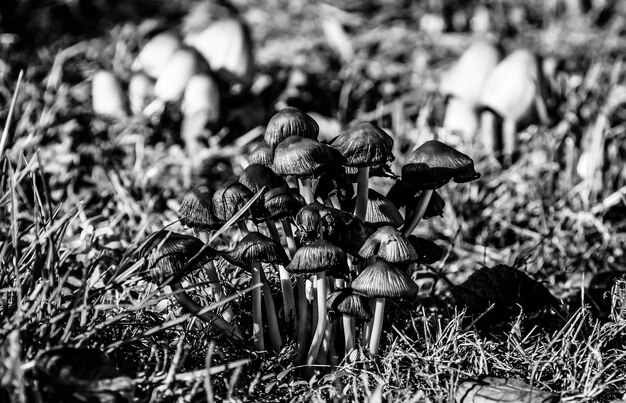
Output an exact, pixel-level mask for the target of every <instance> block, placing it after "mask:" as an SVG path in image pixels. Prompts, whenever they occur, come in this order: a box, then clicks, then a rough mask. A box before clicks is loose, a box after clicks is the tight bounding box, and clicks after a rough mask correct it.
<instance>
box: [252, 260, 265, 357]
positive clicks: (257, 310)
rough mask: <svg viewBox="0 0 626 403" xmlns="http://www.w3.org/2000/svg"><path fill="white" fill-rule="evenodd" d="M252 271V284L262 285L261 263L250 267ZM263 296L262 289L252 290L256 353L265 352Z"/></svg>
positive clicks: (253, 336) (253, 334)
mask: <svg viewBox="0 0 626 403" xmlns="http://www.w3.org/2000/svg"><path fill="white" fill-rule="evenodd" d="M250 268H251V271H252V284H253V285H256V284H259V283H261V270H263V269H262V267H261V263H253V264H252V266H251V267H250ZM261 304H262V296H261V289H260V288H258V287H257V288H255V289H254V290H252V339H253V340H254V348H255V349H256V351H264V350H265V342H264V341H263V313H262V312H261Z"/></svg>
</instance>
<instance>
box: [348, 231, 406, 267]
mask: <svg viewBox="0 0 626 403" xmlns="http://www.w3.org/2000/svg"><path fill="white" fill-rule="evenodd" d="M359 255H360V256H361V257H362V258H365V259H369V258H370V257H377V258H380V259H383V260H385V261H387V262H390V263H409V262H417V260H418V255H417V252H416V251H415V248H413V245H411V242H409V240H408V239H407V238H406V237H405V236H404V235H403V234H402V233H401V232H399V231H398V230H397V229H395V228H393V227H391V226H385V227H381V228H379V229H378V230H377V231H376V232H374V233H373V234H372V235H371V236H370V237H369V238H368V239H367V240H366V241H365V243H364V244H363V246H362V247H361V249H360V250H359Z"/></svg>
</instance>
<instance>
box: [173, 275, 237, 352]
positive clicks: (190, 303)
mask: <svg viewBox="0 0 626 403" xmlns="http://www.w3.org/2000/svg"><path fill="white" fill-rule="evenodd" d="M170 288H171V289H172V293H173V294H174V297H175V298H176V300H177V301H178V303H179V304H180V306H181V307H182V308H183V310H184V311H186V312H189V313H191V314H192V315H194V316H196V317H197V318H198V319H200V320H202V321H203V322H206V323H208V324H209V325H211V326H214V327H215V328H217V329H218V330H220V331H221V332H222V333H224V334H226V335H227V336H231V337H234V338H235V339H237V340H240V341H241V340H243V335H242V334H241V330H239V329H237V328H235V327H234V326H233V325H232V324H230V323H228V322H226V320H224V318H222V317H221V316H219V315H217V314H215V313H213V312H203V313H200V311H202V309H203V308H202V306H201V305H200V304H198V303H197V302H196V301H194V300H193V299H192V298H191V297H190V296H189V294H187V292H186V291H185V289H184V288H183V287H182V286H181V284H180V283H172V284H170Z"/></svg>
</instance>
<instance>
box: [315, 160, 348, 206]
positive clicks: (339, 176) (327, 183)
mask: <svg viewBox="0 0 626 403" xmlns="http://www.w3.org/2000/svg"><path fill="white" fill-rule="evenodd" d="M313 196H314V197H315V198H318V197H319V198H321V199H327V198H329V197H331V196H337V198H338V199H339V202H341V203H344V202H346V201H349V200H350V199H352V197H353V196H354V187H353V186H352V181H351V180H350V178H349V177H348V175H347V174H346V171H345V169H344V168H343V167H342V166H341V165H338V166H336V167H334V168H333V169H329V170H328V171H326V172H324V173H323V174H321V175H320V177H319V179H318V181H317V186H316V187H315V191H314V193H313Z"/></svg>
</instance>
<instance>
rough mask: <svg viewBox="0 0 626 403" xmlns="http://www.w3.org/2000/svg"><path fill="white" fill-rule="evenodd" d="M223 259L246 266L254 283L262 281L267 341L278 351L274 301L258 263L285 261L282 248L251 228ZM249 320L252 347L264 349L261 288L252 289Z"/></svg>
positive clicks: (279, 337) (278, 334)
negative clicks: (268, 331)
mask: <svg viewBox="0 0 626 403" xmlns="http://www.w3.org/2000/svg"><path fill="white" fill-rule="evenodd" d="M224 258H225V259H226V260H228V261H229V262H231V263H233V264H235V265H237V266H240V267H244V268H249V269H250V270H251V272H252V283H253V285H256V284H263V299H264V300H265V311H266V313H267V318H268V319H267V320H268V325H269V330H270V340H271V342H272V347H273V348H274V351H275V352H279V351H280V349H281V345H282V339H281V336H280V328H279V326H278V319H277V317H276V309H275V307H274V301H273V300H272V295H271V293H270V289H269V286H268V285H267V280H265V279H264V275H263V267H262V266H261V263H262V262H264V263H285V262H286V261H287V255H285V250H284V249H283V247H282V246H280V245H279V244H277V243H276V242H274V241H272V240H271V239H269V238H268V237H266V236H264V235H263V234H260V233H259V232H254V231H253V232H249V233H248V234H247V235H246V236H244V237H243V238H242V239H241V240H240V241H239V242H238V243H237V245H236V246H235V248H234V249H233V250H231V251H229V252H227V253H226V254H225V255H224ZM252 321H253V325H252V336H253V339H254V345H255V348H256V350H257V351H263V350H264V349H265V343H264V342H263V316H262V313H261V290H260V289H259V288H255V289H254V290H253V291H252Z"/></svg>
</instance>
